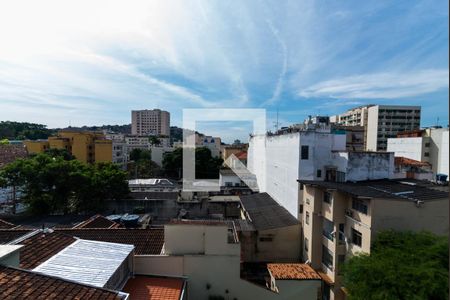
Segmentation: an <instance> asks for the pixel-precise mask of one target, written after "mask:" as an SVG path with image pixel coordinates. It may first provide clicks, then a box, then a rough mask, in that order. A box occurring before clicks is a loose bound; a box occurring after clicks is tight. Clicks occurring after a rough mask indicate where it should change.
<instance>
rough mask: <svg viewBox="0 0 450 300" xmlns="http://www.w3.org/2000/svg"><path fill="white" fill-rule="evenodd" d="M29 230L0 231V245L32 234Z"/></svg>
mask: <svg viewBox="0 0 450 300" xmlns="http://www.w3.org/2000/svg"><path fill="white" fill-rule="evenodd" d="M32 231H33V230H31V229H20V228H19V229H0V245H1V244H6V243H9V242H11V241H13V240H15V239H18V238H19V237H21V236H24V235H25V234H27V233H30V232H32Z"/></svg>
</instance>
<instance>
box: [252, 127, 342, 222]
mask: <svg viewBox="0 0 450 300" xmlns="http://www.w3.org/2000/svg"><path fill="white" fill-rule="evenodd" d="M345 148H346V135H345V133H342V134H341V133H337V134H334V133H331V132H330V130H328V132H327V131H326V130H315V129H313V130H298V131H296V132H295V131H294V132H288V133H283V134H278V135H255V136H252V137H251V138H250V141H249V148H248V161H247V168H248V169H249V171H250V172H251V173H253V174H255V175H256V179H257V181H258V187H259V191H260V192H267V193H268V194H269V195H270V196H271V197H272V198H274V199H275V200H276V201H277V202H278V203H280V204H281V205H283V206H284V207H285V208H286V209H287V210H288V211H289V212H290V213H291V214H292V215H293V216H295V217H301V214H300V213H299V211H300V210H301V204H302V201H301V195H299V193H298V190H297V185H296V181H297V179H299V178H300V179H310V180H323V179H324V178H325V175H326V167H327V166H329V165H333V157H332V151H333V150H342V151H344V150H345ZM299 196H300V198H299Z"/></svg>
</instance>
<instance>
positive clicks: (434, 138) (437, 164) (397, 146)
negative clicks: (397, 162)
mask: <svg viewBox="0 0 450 300" xmlns="http://www.w3.org/2000/svg"><path fill="white" fill-rule="evenodd" d="M448 137H449V131H448V128H427V129H424V130H417V131H413V132H405V133H403V134H399V135H397V137H396V138H390V139H388V146H387V151H390V152H394V153H395V156H396V157H404V158H408V159H412V160H415V161H419V162H425V163H429V164H430V165H431V170H432V172H433V176H434V177H435V176H436V175H437V174H443V175H446V176H447V180H448V176H449V171H448V164H449V162H448V155H449V153H448V147H449V145H448Z"/></svg>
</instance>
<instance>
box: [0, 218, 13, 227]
mask: <svg viewBox="0 0 450 300" xmlns="http://www.w3.org/2000/svg"><path fill="white" fill-rule="evenodd" d="M14 227H17V225H14V224H13V223H9V222H7V221H5V220H2V219H0V229H11V228H14Z"/></svg>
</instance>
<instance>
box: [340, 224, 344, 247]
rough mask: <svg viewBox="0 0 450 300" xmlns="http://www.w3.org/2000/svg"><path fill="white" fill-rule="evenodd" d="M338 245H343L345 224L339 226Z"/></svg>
mask: <svg viewBox="0 0 450 300" xmlns="http://www.w3.org/2000/svg"><path fill="white" fill-rule="evenodd" d="M339 243H341V244H343V243H345V224H343V223H341V224H339Z"/></svg>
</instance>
